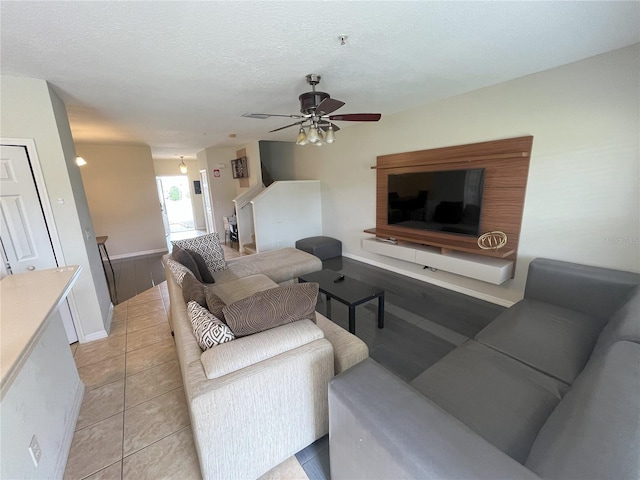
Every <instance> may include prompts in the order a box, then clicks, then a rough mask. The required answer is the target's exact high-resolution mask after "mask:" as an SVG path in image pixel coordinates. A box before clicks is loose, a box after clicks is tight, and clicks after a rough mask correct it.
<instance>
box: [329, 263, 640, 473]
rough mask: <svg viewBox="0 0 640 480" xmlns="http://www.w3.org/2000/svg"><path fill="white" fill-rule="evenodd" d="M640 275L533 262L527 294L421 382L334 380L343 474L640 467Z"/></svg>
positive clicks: (375, 369)
mask: <svg viewBox="0 0 640 480" xmlns="http://www.w3.org/2000/svg"><path fill="white" fill-rule="evenodd" d="M639 284H640V275H638V274H634V273H629V272H623V271H616V270H610V269H604V268H597V267H590V266H585V265H577V264H572V263H567V262H560V261H555V260H548V259H536V260H534V261H533V262H531V264H530V267H529V274H528V278H527V284H526V289H525V295H524V299H523V300H522V301H520V302H518V303H516V304H515V305H513V306H512V307H511V308H509V309H507V310H506V311H505V312H504V313H503V314H501V315H500V316H499V317H498V318H496V319H495V320H494V321H493V322H492V323H490V324H489V325H488V326H487V327H486V328H484V329H483V330H482V331H481V332H480V333H479V334H478V335H477V336H476V337H475V338H474V339H472V340H469V341H467V342H466V343H464V344H462V345H460V346H459V347H458V348H456V349H455V350H453V351H452V352H450V353H449V354H448V355H446V356H445V357H444V358H443V359H441V360H440V361H439V362H437V363H436V364H434V365H433V366H432V367H430V368H429V369H427V370H426V371H424V372H423V373H422V374H421V375H419V376H418V377H417V378H415V379H414V380H413V381H412V382H411V384H410V385H409V384H407V383H405V382H403V381H402V380H400V379H399V378H397V377H396V376H394V375H393V374H391V373H390V372H388V371H387V370H385V369H384V368H382V367H381V366H380V365H378V364H377V363H376V362H375V361H373V360H372V359H367V360H365V361H364V362H362V363H360V364H359V365H356V366H354V367H353V368H352V369H350V370H349V371H347V372H345V373H343V374H342V375H340V376H338V377H336V378H334V379H333V380H332V381H331V382H330V387H329V419H330V427H329V438H330V457H331V477H332V479H333V480H340V479H343V478H344V479H346V478H349V479H354V478H367V479H373V478H394V479H395V478H452V479H453V478H455V479H464V478H474V479H475V478H487V479H489V478H490V479H496V478H509V479H514V478H545V479H570V478H574V479H589V478H593V479H604V478H611V479H638V478H640V287H639V286H638V285H639Z"/></svg>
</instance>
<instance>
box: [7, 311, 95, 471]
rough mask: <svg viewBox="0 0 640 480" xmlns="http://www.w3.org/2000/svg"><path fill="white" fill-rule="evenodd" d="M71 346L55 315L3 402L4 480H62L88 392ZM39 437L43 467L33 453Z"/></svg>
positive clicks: (54, 314) (59, 320) (57, 315)
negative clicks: (33, 438)
mask: <svg viewBox="0 0 640 480" xmlns="http://www.w3.org/2000/svg"><path fill="white" fill-rule="evenodd" d="M68 343H69V342H68V341H67V336H66V334H65V331H64V327H63V326H62V319H61V318H60V314H59V313H58V312H57V311H55V312H54V313H53V314H52V315H51V319H50V320H49V321H48V324H47V325H46V326H45V327H44V331H43V333H42V337H41V338H40V340H39V341H38V343H37V344H36V345H35V347H34V349H33V351H32V352H31V354H30V355H29V357H28V358H27V359H26V361H25V363H24V365H23V366H22V367H21V369H20V373H18V375H17V376H16V378H15V379H14V380H13V382H12V384H11V387H10V388H9V390H8V391H7V392H6V394H5V396H4V398H2V406H1V408H0V415H1V420H0V437H1V438H2V442H0V449H1V450H0V457H1V458H2V466H1V470H0V477H1V478H7V479H9V478H32V479H42V478H62V475H63V473H64V468H65V464H66V460H67V456H68V454H69V448H70V446H71V440H72V438H73V431H74V429H75V426H76V420H77V418H78V413H79V411H80V405H81V403H82V395H83V393H84V385H83V384H82V382H81V381H80V378H79V377H78V371H77V370H76V366H75V363H74V362H73V357H72V356H71V349H70V348H69V345H68ZM33 435H36V438H37V439H38V444H39V445H40V449H41V451H42V457H41V459H40V463H39V464H38V467H35V466H34V464H33V462H32V460H31V455H30V454H29V450H28V448H29V444H30V443H31V438H32V436H33Z"/></svg>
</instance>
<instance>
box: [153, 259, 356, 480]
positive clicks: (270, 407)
mask: <svg viewBox="0 0 640 480" xmlns="http://www.w3.org/2000/svg"><path fill="white" fill-rule="evenodd" d="M321 268H322V264H321V262H320V260H318V259H317V258H316V257H314V256H312V255H309V254H307V253H305V252H302V251H300V250H296V249H293V248H290V249H283V250H280V251H276V252H267V253H261V254H255V255H251V256H247V257H241V258H239V259H234V260H230V261H229V262H228V268H227V269H226V270H224V271H222V272H215V273H214V277H215V279H216V283H215V284H214V286H213V287H211V288H214V289H215V293H216V294H218V295H219V296H220V297H221V298H223V299H225V298H226V299H230V298H232V297H233V299H239V298H244V297H245V296H248V295H249V294H251V293H253V292H254V291H257V290H263V289H266V288H272V287H274V286H277V284H285V283H291V282H293V281H295V279H296V277H297V276H299V275H303V274H304V273H309V272H313V271H316V270H319V269H321ZM165 270H166V276H167V284H168V288H169V296H170V302H171V307H170V322H171V324H172V329H173V331H174V336H175V342H176V347H177V351H178V358H179V361H180V367H181V370H182V379H183V383H184V390H185V396H186V399H187V403H188V406H189V413H190V416H191V427H192V430H193V436H194V441H195V445H196V448H197V451H198V457H199V459H200V468H201V471H202V475H203V477H204V478H212V479H213V478H224V479H232V478H242V479H248V478H257V477H259V476H260V475H262V474H263V473H265V472H267V471H268V470H270V469H271V468H273V467H274V466H276V465H278V464H279V463H281V462H282V461H284V460H285V459H287V458H288V457H290V456H291V455H293V454H295V453H296V452H298V451H300V450H302V449H303V448H304V447H306V446H307V445H309V444H311V443H312V442H314V441H315V440H316V439H318V438H320V437H322V436H323V435H325V434H327V433H328V430H329V422H328V400H327V399H328V382H329V380H330V379H331V378H332V377H333V376H334V375H336V374H338V373H340V372H342V371H344V370H346V369H347V368H349V367H351V366H352V365H354V364H356V363H358V362H360V361H361V360H363V359H364V358H366V357H368V349H367V346H366V344H364V343H363V342H362V341H361V340H360V339H358V338H357V337H355V336H353V335H351V334H350V333H349V332H347V331H346V330H344V329H342V328H340V327H338V326H337V325H336V324H334V323H333V322H331V321H330V320H328V319H326V318H325V317H323V316H322V315H320V314H318V313H316V321H317V324H314V323H313V322H312V321H310V320H302V321H298V322H293V323H290V324H287V325H283V326H280V327H276V328H273V329H271V330H267V331H264V332H261V333H257V334H254V335H250V336H247V337H242V338H238V339H235V340H233V341H231V342H228V343H223V344H221V345H217V346H215V347H213V348H211V349H209V350H206V351H205V352H202V350H201V349H200V347H199V345H198V343H197V341H196V339H195V337H194V335H193V331H192V326H191V322H190V320H189V317H188V313H187V307H186V305H185V302H184V300H183V297H182V290H181V287H180V286H178V284H177V283H176V282H175V281H174V279H173V277H172V275H171V272H170V271H169V269H168V268H166V269H165Z"/></svg>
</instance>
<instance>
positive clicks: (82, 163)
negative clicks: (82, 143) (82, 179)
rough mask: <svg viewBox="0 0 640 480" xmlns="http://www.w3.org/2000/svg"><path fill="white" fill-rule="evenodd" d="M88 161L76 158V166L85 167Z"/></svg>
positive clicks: (78, 156)
mask: <svg viewBox="0 0 640 480" xmlns="http://www.w3.org/2000/svg"><path fill="white" fill-rule="evenodd" d="M86 164H87V161H86V160H85V159H84V158H82V157H81V156H80V155H77V156H76V165H78V166H79V167H82V166H83V165H86Z"/></svg>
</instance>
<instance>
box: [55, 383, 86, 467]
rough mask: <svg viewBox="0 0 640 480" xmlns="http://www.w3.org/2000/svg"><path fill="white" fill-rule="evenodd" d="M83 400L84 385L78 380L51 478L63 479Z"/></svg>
mask: <svg viewBox="0 0 640 480" xmlns="http://www.w3.org/2000/svg"><path fill="white" fill-rule="evenodd" d="M83 399H84V383H82V380H80V378H78V386H77V388H76V394H75V397H74V399H73V408H72V409H71V412H70V415H69V417H68V423H67V425H65V428H64V438H63V439H62V448H61V449H60V455H59V456H58V459H57V460H56V467H55V472H54V476H53V478H62V477H64V471H65V469H66V467H67V461H68V460H69V452H70V451H71V443H72V442H73V434H74V433H75V431H76V424H77V423H78V416H79V415H80V407H81V406H82V400H83Z"/></svg>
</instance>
